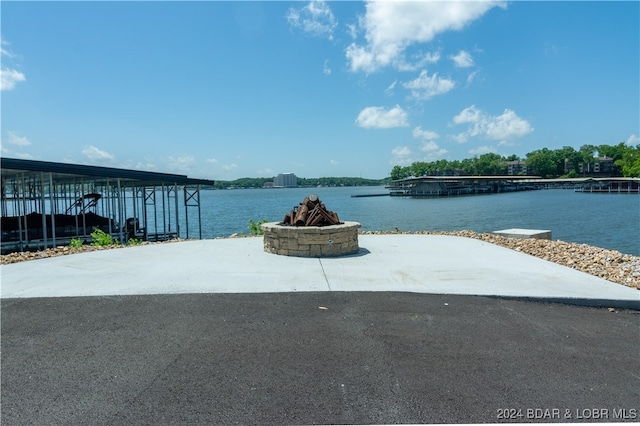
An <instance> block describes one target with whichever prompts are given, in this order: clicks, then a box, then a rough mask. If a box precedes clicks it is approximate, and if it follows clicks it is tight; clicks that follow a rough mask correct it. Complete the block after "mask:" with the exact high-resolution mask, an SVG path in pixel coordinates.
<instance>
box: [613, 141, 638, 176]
mask: <svg viewBox="0 0 640 426" xmlns="http://www.w3.org/2000/svg"><path fill="white" fill-rule="evenodd" d="M616 165H617V166H618V167H619V168H620V169H622V175H623V176H625V177H640V144H638V145H636V146H635V147H630V146H627V147H626V148H625V151H624V153H623V154H622V158H621V159H620V160H618V161H616Z"/></svg>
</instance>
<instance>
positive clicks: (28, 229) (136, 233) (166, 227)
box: [0, 158, 215, 253]
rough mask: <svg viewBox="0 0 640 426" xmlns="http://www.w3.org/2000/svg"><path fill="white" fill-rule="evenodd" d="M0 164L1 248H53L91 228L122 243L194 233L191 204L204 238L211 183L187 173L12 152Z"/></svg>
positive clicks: (84, 235)
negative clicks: (203, 204)
mask: <svg viewBox="0 0 640 426" xmlns="http://www.w3.org/2000/svg"><path fill="white" fill-rule="evenodd" d="M0 170H1V178H2V180H1V191H2V193H1V200H0V219H2V229H0V230H1V231H2V252H3V253H6V252H10V251H24V250H34V249H45V248H49V247H57V246H59V245H63V244H68V243H69V242H70V240H71V239H72V238H78V239H81V240H85V241H86V240H88V239H90V238H91V237H90V235H91V232H93V231H94V229H95V227H98V228H100V229H101V230H102V231H104V232H105V233H108V234H110V235H111V236H112V237H113V238H114V239H116V240H117V241H119V242H121V243H125V242H127V241H128V239H129V238H139V239H142V240H145V241H163V240H168V239H171V238H176V237H180V238H192V232H191V230H190V229H189V226H190V225H191V226H193V225H194V223H193V221H190V220H189V216H190V215H193V214H194V213H192V211H193V210H194V209H195V210H196V213H195V214H197V218H198V219H197V226H198V231H199V233H198V235H199V238H202V223H201V213H200V189H201V188H203V187H213V185H214V183H215V182H214V181H213V180H206V179H193V178H189V177H187V176H185V175H176V174H166V173H157V172H145V171H139V170H127V169H117V168H110V167H99V166H87V165H79V164H66V163H54V162H46V161H33V160H22V159H13V158H1V159H0ZM181 189H182V191H181ZM181 193H182V194H183V196H182V200H180V198H181V197H180V194H181ZM181 201H182V204H183V206H184V216H183V217H181V216H180V202H181ZM182 225H184V226H182Z"/></svg>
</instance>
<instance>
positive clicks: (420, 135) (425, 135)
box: [413, 126, 440, 141]
mask: <svg viewBox="0 0 640 426" xmlns="http://www.w3.org/2000/svg"><path fill="white" fill-rule="evenodd" d="M413 137H414V138H416V139H422V140H425V141H432V140H435V139H438V138H439V137H440V136H439V135H438V134H437V133H436V132H432V131H431V130H422V127H421V126H418V127H416V128H415V129H413Z"/></svg>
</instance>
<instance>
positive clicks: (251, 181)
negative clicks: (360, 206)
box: [214, 177, 389, 189]
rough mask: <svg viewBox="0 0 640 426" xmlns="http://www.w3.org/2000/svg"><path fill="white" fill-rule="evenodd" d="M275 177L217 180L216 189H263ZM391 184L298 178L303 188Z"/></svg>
mask: <svg viewBox="0 0 640 426" xmlns="http://www.w3.org/2000/svg"><path fill="white" fill-rule="evenodd" d="M274 179H275V177H268V178H240V179H236V180H230V181H229V180H217V181H216V182H215V185H214V188H215V189H227V188H263V187H264V186H265V183H268V182H273V181H274ZM387 183H389V178H385V179H364V178H360V177H321V178H302V177H297V185H298V186H301V187H305V186H306V187H314V186H379V185H385V184H387Z"/></svg>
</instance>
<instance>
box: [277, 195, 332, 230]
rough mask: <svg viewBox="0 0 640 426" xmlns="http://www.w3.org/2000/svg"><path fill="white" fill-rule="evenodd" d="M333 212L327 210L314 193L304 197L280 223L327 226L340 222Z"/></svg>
mask: <svg viewBox="0 0 640 426" xmlns="http://www.w3.org/2000/svg"><path fill="white" fill-rule="evenodd" d="M340 223H341V222H340V219H339V217H338V215H337V214H336V213H335V212H332V211H330V210H327V207H326V206H325V205H324V203H322V202H321V201H320V199H319V198H318V196H317V195H316V194H311V195H309V196H308V197H305V198H304V200H302V202H301V203H300V204H299V205H298V206H296V207H294V208H293V210H291V212H289V214H287V215H286V216H285V217H284V220H283V221H282V223H281V224H282V225H292V226H328V225H338V224H340Z"/></svg>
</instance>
